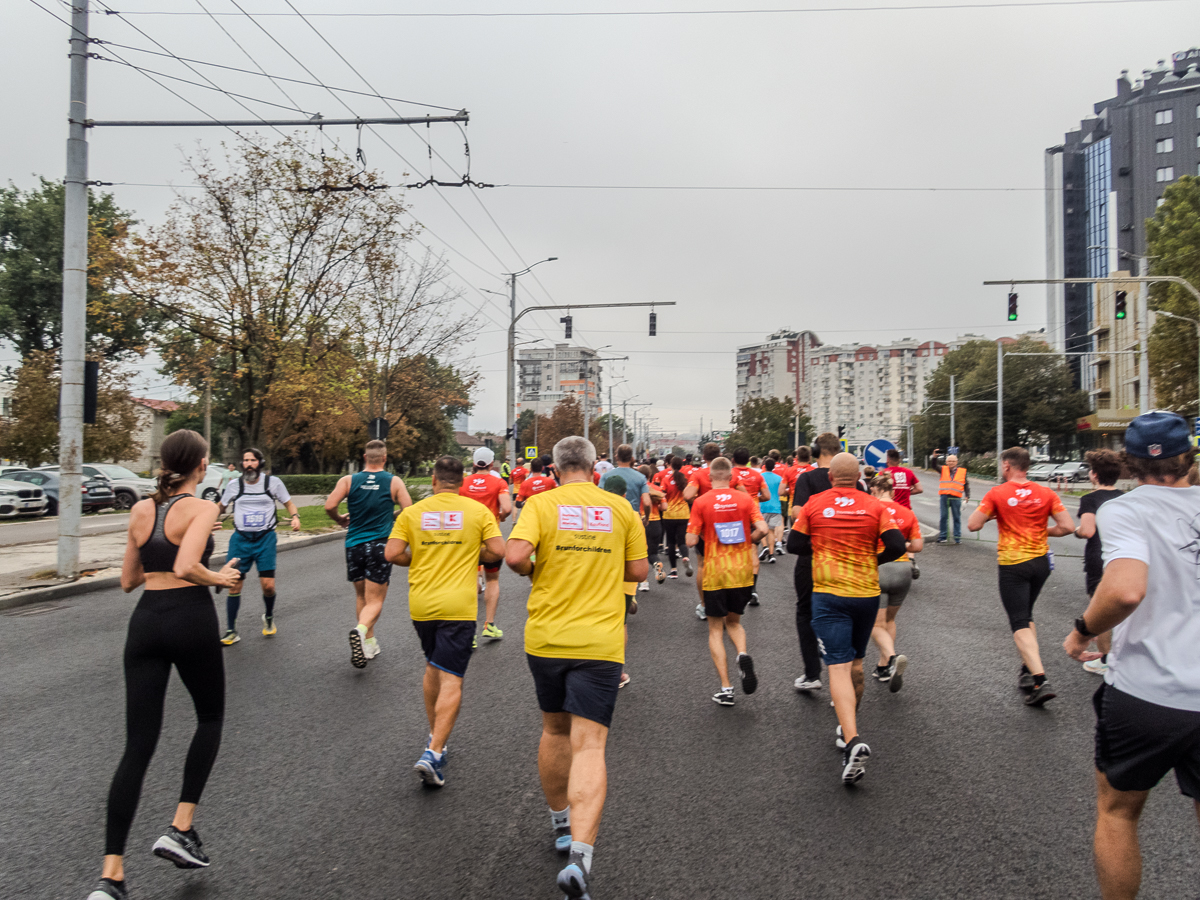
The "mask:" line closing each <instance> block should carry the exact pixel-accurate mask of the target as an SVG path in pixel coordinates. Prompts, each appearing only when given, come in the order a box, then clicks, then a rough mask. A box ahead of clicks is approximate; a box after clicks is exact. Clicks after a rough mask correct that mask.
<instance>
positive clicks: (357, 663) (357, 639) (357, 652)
mask: <svg viewBox="0 0 1200 900" xmlns="http://www.w3.org/2000/svg"><path fill="white" fill-rule="evenodd" d="M364 634H366V629H365V628H363V627H362V626H361V625H355V626H354V627H353V628H351V629H350V665H352V666H354V668H356V669H365V668H366V667H367V654H366V651H365V650H364V649H363V644H364V643H365V641H364V640H363V635H364Z"/></svg>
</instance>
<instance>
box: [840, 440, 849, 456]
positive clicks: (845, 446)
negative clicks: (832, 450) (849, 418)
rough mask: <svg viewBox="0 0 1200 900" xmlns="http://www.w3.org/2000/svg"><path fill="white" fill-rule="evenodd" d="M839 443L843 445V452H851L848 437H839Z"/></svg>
mask: <svg viewBox="0 0 1200 900" xmlns="http://www.w3.org/2000/svg"><path fill="white" fill-rule="evenodd" d="M838 443H839V444H841V445H842V452H843V453H849V452H850V442H849V441H848V440H847V439H846V438H839V439H838Z"/></svg>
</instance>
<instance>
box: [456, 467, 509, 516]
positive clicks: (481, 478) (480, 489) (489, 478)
mask: <svg viewBox="0 0 1200 900" xmlns="http://www.w3.org/2000/svg"><path fill="white" fill-rule="evenodd" d="M458 493H459V495H460V496H463V497H470V498H471V499H472V500H478V501H479V502H480V503H482V504H483V505H484V506H486V507H487V508H488V509H490V510H491V511H492V515H493V516H495V517H496V521H497V522H499V521H500V495H501V494H505V493H508V482H507V481H505V480H504V479H503V478H501V477H500V476H499V475H495V474H493V473H492V472H490V471H488V470H487V469H484V470H482V471H480V470H479V469H476V470H475V471H474V472H472V473H470V474H468V475H464V476H463V483H462V487H460V488H459V489H458Z"/></svg>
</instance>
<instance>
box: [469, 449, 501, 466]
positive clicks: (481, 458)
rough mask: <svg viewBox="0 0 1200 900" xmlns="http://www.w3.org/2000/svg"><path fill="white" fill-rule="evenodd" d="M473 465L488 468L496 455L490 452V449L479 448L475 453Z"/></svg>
mask: <svg viewBox="0 0 1200 900" xmlns="http://www.w3.org/2000/svg"><path fill="white" fill-rule="evenodd" d="M474 459H475V465H477V466H478V465H480V464H482V465H487V466H490V465H491V464H492V463H493V462H494V461H495V459H496V454H495V453H493V452H492V450H491V448H490V447H480V448H479V449H478V450H476V451H475V456H474Z"/></svg>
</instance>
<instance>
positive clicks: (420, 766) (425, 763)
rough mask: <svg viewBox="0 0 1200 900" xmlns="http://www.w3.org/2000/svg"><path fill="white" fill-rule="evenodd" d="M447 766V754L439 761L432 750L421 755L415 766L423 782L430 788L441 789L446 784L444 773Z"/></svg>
mask: <svg viewBox="0 0 1200 900" xmlns="http://www.w3.org/2000/svg"><path fill="white" fill-rule="evenodd" d="M445 766H446V754H445V753H443V754H442V758H441V759H438V758H437V757H436V756H434V755H433V751H432V750H426V751H425V752H424V753H422V754H421V758H420V759H418V760H417V763H416V765H414V766H413V768H414V769H416V770H417V774H418V775H420V776H421V780H422V781H423V782H425V783H426V784H427V785H429V786H430V787H441V786H442V785H443V784H445V783H446V775H445V773H444V772H442V769H444V768H445Z"/></svg>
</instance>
